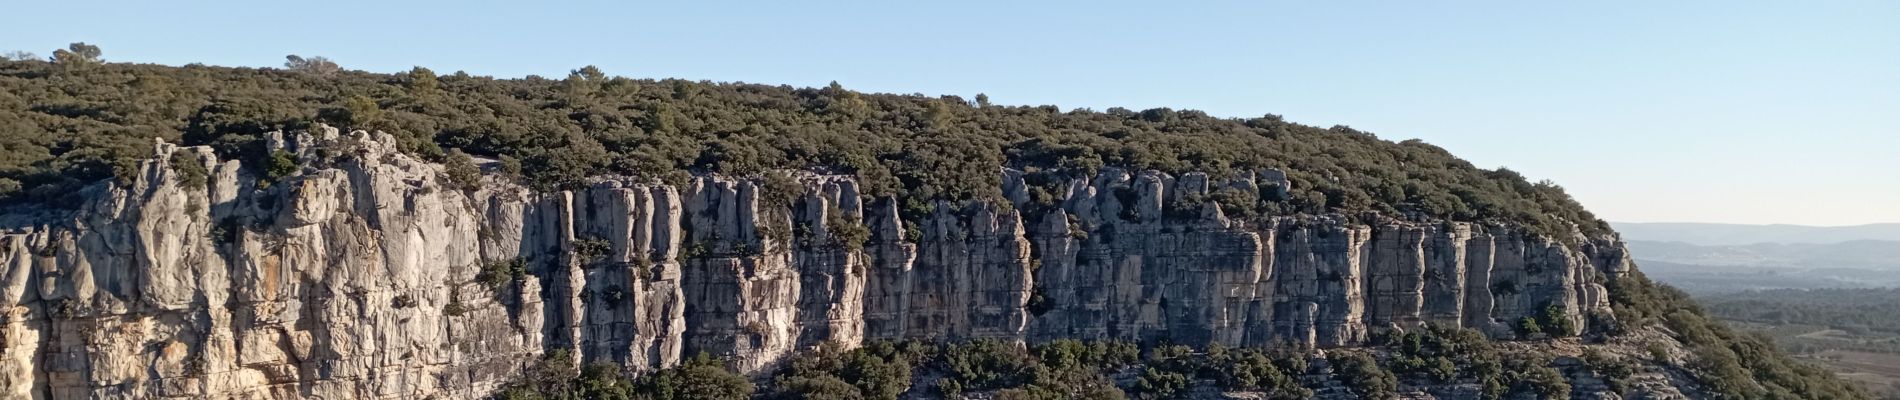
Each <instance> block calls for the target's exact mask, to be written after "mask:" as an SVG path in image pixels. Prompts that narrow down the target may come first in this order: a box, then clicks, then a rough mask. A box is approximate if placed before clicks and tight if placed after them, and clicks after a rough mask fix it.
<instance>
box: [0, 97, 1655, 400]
mask: <svg viewBox="0 0 1900 400" xmlns="http://www.w3.org/2000/svg"><path fill="white" fill-rule="evenodd" d="M280 136H281V135H280ZM272 142H273V143H272V146H273V147H275V148H281V149H283V150H286V151H288V152H291V153H293V154H295V155H296V156H297V157H298V158H299V159H300V160H301V169H300V170H299V171H297V172H295V173H293V174H291V175H289V176H286V177H282V178H280V179H277V180H276V181H275V182H270V183H269V184H268V185H265V184H264V182H260V180H259V179H258V176H256V174H255V173H254V172H253V168H243V167H241V165H240V163H239V162H237V161H231V160H219V159H217V157H215V156H214V155H213V154H212V153H211V151H210V150H209V149H208V148H199V147H174V146H171V145H167V144H163V143H160V144H157V145H156V146H155V149H154V150H155V153H156V154H155V156H154V157H153V158H152V159H150V160H149V161H146V162H144V163H143V164H141V165H140V166H139V168H138V170H137V174H136V176H135V177H134V178H133V179H130V180H129V181H127V182H123V183H101V184H99V185H95V186H93V187H91V188H89V189H87V190H86V191H85V192H83V193H80V194H79V196H77V197H78V198H82V199H84V202H83V204H74V205H72V206H73V207H72V208H73V209H72V210H70V211H67V210H59V211H54V210H43V209H16V210H12V211H10V212H8V213H6V214H5V215H0V307H4V311H5V320H4V325H0V397H5V398H88V397H90V398H200V397H213V398H324V399H344V398H366V399H367V398H389V399H393V398H429V397H433V398H474V397H479V396H482V395H484V394H486V393H488V392H490V391H492V390H493V389H495V388H496V387H498V386H499V385H501V384H503V383H505V382H506V381H508V380H509V379H511V378H512V377H514V376H515V375H516V374H518V373H519V371H520V370H521V368H523V366H525V365H527V364H529V363H530V362H532V361H533V360H536V359H538V356H539V355H540V354H542V353H545V352H549V351H555V350H565V351H568V352H570V353H571V354H576V355H578V356H579V357H578V358H579V360H580V361H586V362H593V361H610V362H616V363H621V364H623V365H626V366H628V368H630V369H634V370H646V369H653V368H659V367H664V366H668V365H672V364H675V363H677V362H679V360H680V359H681V358H682V357H683V356H687V355H691V354H697V353H700V352H706V353H710V354H714V355H721V356H727V357H732V358H733V359H734V360H735V361H736V363H735V365H737V366H739V367H740V368H741V369H743V370H747V371H758V370H762V369H765V368H769V367H771V366H773V365H775V363H777V362H778V361H781V360H784V359H785V358H786V357H787V356H789V355H791V354H793V353H794V352H795V351H798V350H801V349H808V348H811V347H814V346H817V345H819V344H820V343H823V342H826V341H835V342H841V343H844V344H847V345H849V344H854V343H860V342H862V341H866V340H878V339H899V338H935V339H957V338H1004V339H1015V340H1025V341H1032V342H1033V341H1040V340H1048V339H1054V338H1085V339H1102V338H1114V339H1129V340H1148V339H1156V338H1168V339H1170V340H1173V341H1176V342H1185V343H1191V344H1200V343H1209V342H1220V343H1226V344H1239V345H1264V344H1270V343H1273V342H1290V343H1300V344H1313V345H1320V346H1341V345H1352V344H1356V343H1358V342H1360V341H1362V340H1364V339H1365V338H1366V336H1367V333H1368V331H1369V330H1376V329H1382V328H1395V327H1396V328H1401V329H1402V328H1405V327H1411V326H1417V325H1420V324H1423V323H1426V322H1438V323H1447V324H1459V325H1463V326H1468V327H1473V328H1478V329H1480V330H1483V331H1485V332H1488V333H1490V334H1492V335H1495V336H1510V335H1512V332H1511V330H1510V329H1509V328H1508V327H1507V326H1508V324H1509V322H1511V321H1516V320H1518V319H1521V318H1523V317H1525V316H1528V315H1532V314H1533V313H1540V312H1542V310H1543V309H1544V308H1546V307H1548V306H1550V305H1557V306H1560V307H1562V308H1563V309H1564V310H1566V311H1567V312H1568V313H1569V315H1570V318H1572V319H1575V320H1576V321H1578V322H1581V321H1582V318H1584V316H1585V315H1587V314H1589V313H1608V312H1609V309H1608V301H1607V298H1606V296H1605V291H1604V289H1603V286H1602V284H1601V283H1602V282H1603V280H1604V279H1605V276H1606V275H1614V274H1618V273H1622V272H1625V271H1627V270H1628V268H1629V267H1628V265H1629V263H1628V261H1627V257H1626V256H1625V255H1624V253H1625V252H1624V250H1623V248H1622V246H1621V244H1620V243H1618V242H1616V241H1615V239H1614V238H1583V237H1576V238H1550V237H1542V236H1537V235H1534V234H1529V233H1527V232H1525V231H1522V230H1517V229H1511V228H1508V227H1500V226H1488V225H1480V224H1472V223H1462V222H1448V221H1433V220H1398V219H1391V218H1378V217H1366V218H1358V219H1356V220H1357V221H1361V222H1354V221H1355V219H1352V218H1347V217H1345V216H1338V215H1289V216H1273V217H1262V218H1251V219H1245V220H1239V219H1230V218H1228V217H1226V215H1225V213H1224V212H1223V210H1222V209H1221V208H1220V206H1219V205H1218V204H1217V203H1214V202H1206V203H1201V204H1195V203H1193V202H1192V201H1191V200H1189V199H1195V198H1199V196H1197V195H1198V194H1201V193H1206V192H1208V191H1210V190H1213V189H1218V188H1226V187H1235V188H1241V189H1243V190H1250V191H1251V190H1257V189H1258V188H1260V187H1262V185H1267V184H1272V185H1278V186H1277V187H1279V188H1285V187H1287V182H1285V181H1284V178H1283V177H1282V175H1281V174H1279V173H1278V172H1277V171H1273V170H1261V171H1256V172H1254V173H1250V174H1243V175H1241V176H1235V177H1228V178H1210V177H1208V176H1205V175H1201V174H1186V175H1183V176H1178V177H1176V176H1169V175H1166V174H1161V173H1157V172H1144V171H1123V170H1116V169H1105V170H1103V171H1101V172H1100V173H1098V174H1094V175H1093V176H1089V177H1086V178H1079V179H1075V180H1073V181H1071V182H1068V184H1067V185H1066V188H1067V189H1066V193H1058V194H1056V197H1057V204H1056V205H1055V206H1054V207H1053V208H1051V207H1048V206H1046V205H1045V206H1039V205H1037V204H1030V196H1029V195H1028V192H1027V186H1026V185H1025V184H1024V183H1023V176H1022V174H1021V173H1019V172H1015V171H999V172H997V173H1001V174H1003V179H1002V180H1003V182H1004V187H1003V188H1002V189H1003V192H1004V193H1005V197H1007V198H1008V199H1010V203H1011V204H985V203H952V202H945V201H936V202H929V203H925V204H929V207H928V208H929V210H928V212H926V213H924V215H911V216H909V217H910V218H908V219H907V218H905V217H904V216H901V215H900V212H899V210H900V207H899V206H898V204H899V203H900V200H913V199H890V198H870V197H867V196H865V195H864V194H862V193H860V192H859V188H858V187H857V185H856V183H855V182H854V181H853V180H852V179H851V178H850V177H845V176H824V175H813V174H802V175H799V176H798V177H797V178H798V180H799V182H800V183H801V185H800V186H802V193H793V194H792V196H790V197H782V196H774V195H772V193H767V191H768V190H769V189H767V188H766V185H763V184H762V183H761V182H756V181H752V180H745V179H733V178H728V177H718V176H701V177H696V178H694V179H693V180H692V181H691V182H690V183H689V184H686V185H684V187H674V186H669V185H665V184H660V183H657V182H647V181H643V180H630V179H629V180H616V179H597V180H596V182H595V183H594V184H593V185H591V186H590V187H589V188H587V189H585V190H577V191H568V192H555V193H539V192H535V191H531V190H528V189H525V188H523V187H520V186H517V185H514V184H512V183H508V182H504V181H502V180H501V179H499V178H496V177H490V178H488V182H485V183H483V184H479V185H467V186H465V185H459V184H456V183H454V182H450V181H449V180H448V179H447V178H445V175H444V172H443V168H442V167H441V166H439V165H434V164H430V163H426V162H422V161H419V160H416V159H412V158H410V157H409V156H406V155H403V154H400V153H398V152H396V151H395V150H394V143H393V140H392V139H390V138H389V137H388V136H387V135H380V134H368V133H362V132H357V133H352V134H347V135H342V134H339V133H338V132H336V131H334V130H329V131H320V132H318V133H316V134H315V135H311V134H300V135H294V137H290V138H281V137H280V138H279V139H276V140H273V141H272ZM175 152H183V153H184V154H186V157H174V156H173V153H175ZM174 160H191V161H192V162H197V163H200V164H202V165H203V167H204V168H205V170H207V171H209V173H208V176H206V177H204V178H203V179H196V178H195V177H192V176H189V175H188V174H185V173H182V172H180V169H179V168H176V166H173V165H170V163H171V162H173V161H174ZM464 187H472V189H468V190H464V189H463V188H464ZM775 199H777V200H775ZM999 203H1000V202H999ZM1184 207H1194V208H1187V209H1189V210H1195V209H1197V208H1198V213H1192V212H1190V213H1181V212H1171V210H1177V209H1182V208H1184ZM1025 213H1027V214H1028V215H1025ZM1363 221H1372V222H1370V223H1367V222H1363ZM512 268H519V270H520V271H521V273H519V274H518V275H519V276H518V277H517V276H515V275H514V274H511V271H513V269H512ZM1578 325H1580V326H1581V325H1582V324H1581V323H1579V324H1578Z"/></svg>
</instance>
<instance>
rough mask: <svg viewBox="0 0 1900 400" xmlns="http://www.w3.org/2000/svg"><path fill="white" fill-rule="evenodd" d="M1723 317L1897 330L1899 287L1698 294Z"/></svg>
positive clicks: (1853, 330)
mask: <svg viewBox="0 0 1900 400" xmlns="http://www.w3.org/2000/svg"><path fill="white" fill-rule="evenodd" d="M1699 300H1701V301H1702V303H1703V304H1706V305H1707V306H1708V308H1709V312H1711V313H1714V314H1715V315H1716V316H1718V317H1721V318H1724V319H1735V320H1743V321H1750V322H1761V323H1773V324H1802V325H1820V326H1827V327H1832V328H1834V329H1840V330H1843V331H1847V332H1848V333H1852V334H1866V333H1869V332H1884V333H1900V289H1895V288H1886V289H1781V290H1762V291H1750V292H1741V293H1731V294H1720V295H1710V296H1703V297H1700V298H1699Z"/></svg>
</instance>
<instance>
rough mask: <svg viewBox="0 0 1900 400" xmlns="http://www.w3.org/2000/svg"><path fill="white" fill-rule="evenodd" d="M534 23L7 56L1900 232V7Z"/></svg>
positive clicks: (88, 27)
mask: <svg viewBox="0 0 1900 400" xmlns="http://www.w3.org/2000/svg"><path fill="white" fill-rule="evenodd" d="M173 3H176V4H173ZM518 3H519V2H505V3H504V2H480V1H475V2H420V1H417V2H401V1H379V2H357V1H326V2H320V3H295V4H293V3H282V4H271V5H254V4H249V3H248V2H235V1H197V2H124V3H115V2H93V1H72V0H66V1H57V2H28V3H24V4H12V5H9V6H7V8H8V9H9V11H10V13H11V14H13V15H14V18H9V21H8V23H7V24H4V25H0V50H14V49H18V50H28V51H33V52H37V53H39V54H41V55H46V54H49V53H51V51H52V50H53V49H54V48H58V47H62V46H64V45H65V44H66V43H69V42H74V41H85V42H90V43H93V44H96V45H99V46H100V47H101V48H102V49H104V53H105V58H106V59H108V60H116V61H134V62H153V63H162V64H184V63H191V62H202V63H206V64H219V65H250V66H275V65H280V64H281V63H282V62H283V56H284V55H286V54H301V55H322V56H327V57H330V58H332V59H334V60H336V61H337V62H339V63H341V64H343V65H344V66H345V67H348V68H353V69H364V70H372V71H398V70H405V69H408V68H409V67H411V66H415V65H421V66H425V67H429V68H431V69H434V70H436V71H438V72H442V73H447V72H451V71H456V70H466V71H468V72H470V73H473V74H479V75H494V76H522V75H528V74H539V75H544V76H551V77H559V76H564V75H565V74H566V73H567V71H568V70H571V69H574V68H578V67H581V66H585V65H597V66H599V67H601V68H602V69H604V70H605V71H607V72H609V73H611V74H616V75H625V76H633V77H681V78H691V79H709V80H716V81H746V82H761V83H784V84H792V85H799V86H817V85H823V84H825V83H827V82H830V81H833V80H836V81H838V82H840V83H842V84H844V85H845V86H846V87H849V88H853V89H858V90H866V91H877V92H902V93H912V92H916V93H927V94H960V95H965V96H970V95H974V94H976V93H986V94H988V95H989V96H990V97H991V99H992V101H994V102H997V103H1003V104H1035V105H1040V104H1055V105H1059V106H1062V107H1064V108H1075V107H1090V108H1095V109H1098V110H1099V109H1105V108H1108V107H1114V106H1122V107H1128V108H1133V109H1142V108H1149V107H1160V106H1168V107H1174V108H1188V109H1200V110H1205V111H1207V112H1209V113H1212V114H1215V115H1224V116H1257V115H1261V114H1267V113H1273V114H1280V115H1284V116H1286V117H1287V118H1288V119H1290V120H1293V121H1298V122H1303V123H1307V124H1313V125H1321V126H1329V125H1333V124H1345V125H1351V126H1353V127H1355V128H1358V129H1361V130H1366V131H1371V132H1375V133H1377V134H1379V135H1380V136H1381V137H1384V138H1387V139H1392V140H1400V139H1406V138H1420V139H1424V140H1425V141H1427V142H1431V143H1434V144H1437V145H1440V146H1443V147H1445V148H1447V149H1450V150H1451V151H1452V152H1453V153H1455V154H1458V155H1460V156H1463V157H1464V158H1466V159H1468V160H1471V161H1472V162H1474V163H1476V164H1478V165H1480V166H1485V167H1497V166H1506V167H1510V168H1512V169H1516V170H1518V171H1520V172H1523V173H1524V174H1525V175H1527V176H1530V177H1532V178H1533V179H1551V180H1554V181H1557V182H1558V183H1559V184H1562V185H1564V187H1566V188H1568V189H1569V190H1570V192H1571V193H1572V194H1573V195H1575V196H1576V197H1577V198H1578V199H1579V200H1581V201H1583V203H1584V204H1585V205H1586V206H1587V207H1589V208H1590V209H1592V210H1594V211H1596V212H1597V213H1598V214H1599V215H1601V216H1604V217H1605V218H1607V219H1610V220H1614V221H1640V222H1653V221H1695V222H1732V223H1796V224H1817V225H1845V224H1859V223H1872V222H1900V156H1897V155H1896V154H1895V153H1896V152H1900V23H1896V22H1895V21H1900V2H1895V1H1859V2H1854V1H1847V2H1822V1H1817V2H1785V3H1769V2H1733V1H1728V2H1717V1H1679V2H1666V3H1667V4H1651V3H1652V2H1587V3H1589V4H1582V3H1586V2H1385V3H1373V2H1315V1H1299V2H1194V3H1193V4H1192V5H1151V4H1143V3H1133V2H1079V1H1076V2H1067V1H1064V2H1038V3H1037V4H1019V3H1028V2H983V1H965V2H888V3H889V4H887V2H825V3H823V4H789V3H790V2H712V1H706V2H693V3H694V4H670V5H663V4H652V5H642V4H620V3H608V2H599V3H559V2H544V3H546V4H518ZM1557 3H1577V4H1557Z"/></svg>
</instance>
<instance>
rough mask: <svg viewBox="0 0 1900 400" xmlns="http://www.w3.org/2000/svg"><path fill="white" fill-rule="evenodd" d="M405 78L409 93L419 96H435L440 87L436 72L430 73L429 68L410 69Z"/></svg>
mask: <svg viewBox="0 0 1900 400" xmlns="http://www.w3.org/2000/svg"><path fill="white" fill-rule="evenodd" d="M404 78H405V79H404V83H407V84H408V85H409V91H410V92H413V93H415V94H417V95H431V94H434V93H435V90H436V88H437V87H438V82H436V77H435V71H430V70H429V69H428V68H423V67H419V66H418V67H415V68H410V69H409V73H408V74H407V75H406V76H405V77H404Z"/></svg>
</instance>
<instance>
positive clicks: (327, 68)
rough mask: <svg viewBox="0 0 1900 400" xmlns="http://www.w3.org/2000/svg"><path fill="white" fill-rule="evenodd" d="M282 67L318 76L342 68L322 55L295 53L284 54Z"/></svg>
mask: <svg viewBox="0 0 1900 400" xmlns="http://www.w3.org/2000/svg"><path fill="white" fill-rule="evenodd" d="M284 68H286V69H289V70H291V71H297V72H303V73H309V74H314V75H318V76H330V75H333V74H336V72H337V71H340V70H342V68H340V67H337V65H336V63H335V62H332V61H330V59H329V58H326V57H324V56H311V57H310V58H304V57H303V56H299V55H296V54H291V55H287V56H284Z"/></svg>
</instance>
